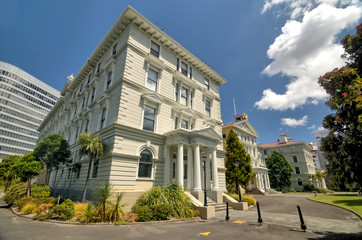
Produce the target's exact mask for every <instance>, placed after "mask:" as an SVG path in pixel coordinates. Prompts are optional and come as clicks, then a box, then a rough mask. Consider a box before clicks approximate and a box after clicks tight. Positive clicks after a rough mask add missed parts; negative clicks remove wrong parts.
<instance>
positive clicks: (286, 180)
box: [266, 151, 293, 191]
mask: <svg viewBox="0 0 362 240" xmlns="http://www.w3.org/2000/svg"><path fill="white" fill-rule="evenodd" d="M266 166H267V168H268V169H269V170H270V174H269V180H270V186H271V187H272V188H276V189H278V190H279V191H281V190H282V189H285V188H289V187H290V185H291V183H292V181H291V177H292V172H293V169H292V167H291V166H290V164H289V163H288V161H287V160H286V159H285V157H284V156H283V154H281V153H278V152H277V151H273V153H272V155H271V156H270V157H268V159H267V160H266Z"/></svg>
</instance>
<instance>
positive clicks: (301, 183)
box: [297, 178, 303, 186]
mask: <svg viewBox="0 0 362 240" xmlns="http://www.w3.org/2000/svg"><path fill="white" fill-rule="evenodd" d="M297 182H298V186H302V185H303V181H302V179H300V178H298V179H297Z"/></svg>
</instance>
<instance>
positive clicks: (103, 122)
mask: <svg viewBox="0 0 362 240" xmlns="http://www.w3.org/2000/svg"><path fill="white" fill-rule="evenodd" d="M106 113H107V109H106V108H104V109H103V111H102V117H101V126H100V129H102V128H103V127H104V125H105V124H106Z"/></svg>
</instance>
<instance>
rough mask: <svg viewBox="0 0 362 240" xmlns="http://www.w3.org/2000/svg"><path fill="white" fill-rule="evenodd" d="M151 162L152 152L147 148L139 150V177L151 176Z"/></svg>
mask: <svg viewBox="0 0 362 240" xmlns="http://www.w3.org/2000/svg"><path fill="white" fill-rule="evenodd" d="M152 162H153V157H152V153H151V152H150V151H149V150H143V151H142V152H141V158H140V161H139V165H138V177H139V178H151V173H152Z"/></svg>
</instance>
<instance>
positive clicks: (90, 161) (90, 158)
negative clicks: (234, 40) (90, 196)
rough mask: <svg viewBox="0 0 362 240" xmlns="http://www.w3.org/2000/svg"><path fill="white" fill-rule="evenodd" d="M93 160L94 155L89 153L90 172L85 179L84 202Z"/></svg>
mask: <svg viewBox="0 0 362 240" xmlns="http://www.w3.org/2000/svg"><path fill="white" fill-rule="evenodd" d="M92 160H93V159H92V157H91V156H90V155H89V165H88V173H87V179H86V180H85V185H84V190H83V197H82V203H84V202H85V198H86V196H87V190H88V184H89V175H90V170H91V167H92Z"/></svg>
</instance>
